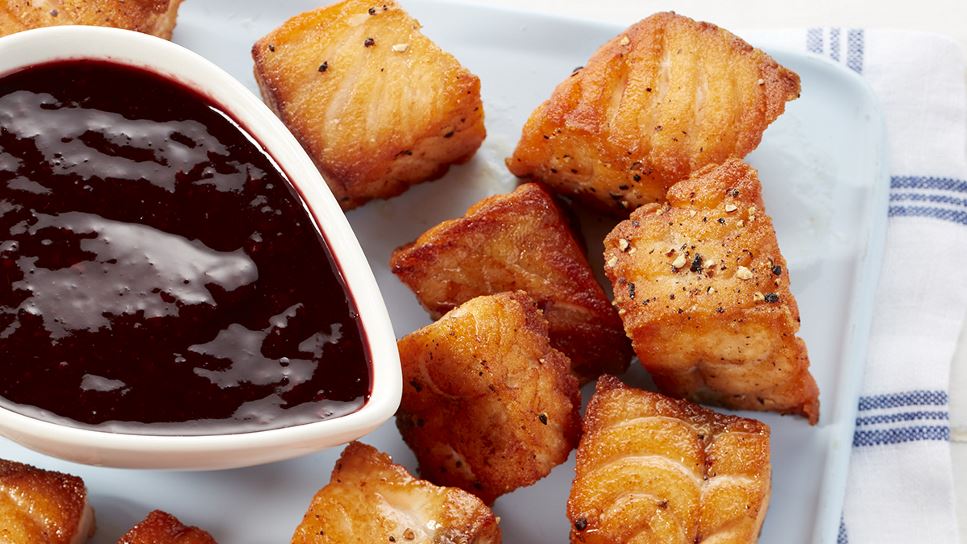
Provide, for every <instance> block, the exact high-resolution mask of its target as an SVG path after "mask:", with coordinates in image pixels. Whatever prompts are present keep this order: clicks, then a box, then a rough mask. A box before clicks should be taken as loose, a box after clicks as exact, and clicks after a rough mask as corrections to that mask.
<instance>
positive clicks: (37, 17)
mask: <svg viewBox="0 0 967 544" xmlns="http://www.w3.org/2000/svg"><path fill="white" fill-rule="evenodd" d="M180 6H181V0H0V36H5V35H7V34H13V33H14V32H20V31H21V30H29V29H31V28H39V27H43V26H60V25H90V26H113V27H116V28H123V29H127V30H137V31H138V32H144V33H145V34H153V35H155V36H158V37H159V38H164V39H166V40H170V39H171V32H172V30H174V28H175V22H176V21H177V19H178V8H179V7H180Z"/></svg>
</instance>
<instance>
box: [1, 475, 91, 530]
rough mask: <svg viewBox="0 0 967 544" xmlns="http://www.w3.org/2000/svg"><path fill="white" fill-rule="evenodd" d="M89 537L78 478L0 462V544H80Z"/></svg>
mask: <svg viewBox="0 0 967 544" xmlns="http://www.w3.org/2000/svg"><path fill="white" fill-rule="evenodd" d="M93 534H94V511H93V510H92V509H91V507H90V505H88V503H87V488H85V487H84V482H83V481H82V480H81V479H80V478H78V477H77V476H71V475H69V474H62V473H60V472H52V471H47V470H41V469H39V468H34V467H32V466H30V465H24V464H21V463H15V462H13V461H4V460H2V459H0V542H2V543H3V544H81V543H83V542H87V540H88V539H89V538H90V537H91V535H93Z"/></svg>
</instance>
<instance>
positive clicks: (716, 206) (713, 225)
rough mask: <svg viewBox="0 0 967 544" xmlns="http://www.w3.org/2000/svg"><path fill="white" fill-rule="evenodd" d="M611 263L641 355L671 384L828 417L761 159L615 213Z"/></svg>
mask: <svg viewBox="0 0 967 544" xmlns="http://www.w3.org/2000/svg"><path fill="white" fill-rule="evenodd" d="M605 274H606V275H607V276H608V278H609V279H610V280H611V282H612V284H613V285H614V290H615V303H616V304H617V305H618V308H619V314H621V318H622V320H623V321H624V326H625V331H626V332H627V334H628V336H629V337H630V338H631V340H632V344H633V345H634V348H635V351H636V353H637V354H638V357H639V359H641V361H642V364H643V365H644V366H645V368H647V369H648V371H649V372H650V373H651V375H652V376H653V378H654V379H655V383H656V384H657V385H658V387H659V388H660V389H661V390H662V391H663V392H665V393H667V394H670V395H673V396H676V397H685V398H689V399H691V400H694V401H697V402H703V403H712V404H720V405H722V406H727V407H730V408H737V409H746V410H768V411H776V412H782V413H794V414H801V415H803V416H805V417H807V418H808V419H809V421H810V423H814V424H815V423H816V421H817V420H818V418H819V399H818V395H819V392H818V390H817V388H816V383H815V381H814V380H813V378H812V376H811V375H810V374H809V358H808V355H807V353H806V346H805V344H804V343H803V341H802V340H801V339H799V338H798V337H796V333H797V332H798V331H799V310H798V307H797V305H796V300H795V298H794V297H793V295H792V292H791V291H790V290H789V271H788V268H787V266H786V261H785V259H784V258H783V257H782V253H781V252H780V251H779V246H778V243H777V241H776V234H775V230H774V228H773V226H772V220H771V219H770V218H769V216H768V215H766V213H765V209H764V205H763V202H762V196H761V186H760V184H759V178H758V175H757V174H756V172H755V170H754V169H753V168H752V167H750V166H749V165H747V164H745V163H743V162H742V161H740V160H737V159H735V160H730V161H727V162H726V163H725V164H723V165H721V166H717V167H715V166H710V167H707V168H705V169H703V170H700V171H698V172H696V173H695V174H694V175H693V176H692V177H691V178H690V179H688V180H685V181H682V182H680V183H678V184H676V185H674V186H673V187H672V188H671V189H670V190H669V191H668V203H667V204H665V205H657V204H650V205H646V206H643V207H641V208H639V209H637V210H635V212H634V213H632V214H631V218H630V219H629V220H627V221H624V222H622V223H620V224H618V226H617V227H615V229H614V230H613V231H612V232H611V233H610V234H609V235H608V237H607V238H606V239H605Z"/></svg>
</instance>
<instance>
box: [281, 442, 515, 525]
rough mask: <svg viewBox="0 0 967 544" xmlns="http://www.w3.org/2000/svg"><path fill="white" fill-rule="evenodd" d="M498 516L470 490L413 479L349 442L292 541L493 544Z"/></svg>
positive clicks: (381, 455)
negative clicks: (439, 485)
mask: <svg viewBox="0 0 967 544" xmlns="http://www.w3.org/2000/svg"><path fill="white" fill-rule="evenodd" d="M498 521H499V520H498V519H497V518H496V517H495V516H494V513H493V512H491V511H490V508H488V507H487V505H485V504H484V503H483V502H481V501H480V499H478V498H477V497H475V496H473V495H471V494H470V493H467V492H465V491H463V490H460V489H456V488H453V487H438V486H435V485H433V484H431V483H430V482H427V481H425V480H418V479H416V478H414V477H413V476H411V475H410V473H409V472H407V471H406V469H405V468H403V467H401V466H399V465H396V464H393V460H392V459H390V458H389V456H388V455H386V454H385V453H381V452H379V451H377V450H376V449H374V448H372V447H370V446H367V445H365V444H361V443H359V442H352V443H350V444H349V445H348V446H346V449H345V450H343V452H342V456H341V457H340V458H339V461H338V462H337V463H336V468H335V469H334V470H333V471H332V479H331V480H330V482H329V485H327V486H326V487H323V488H322V489H320V490H319V492H318V493H316V496H315V497H314V498H313V499H312V504H310V505H309V510H308V511H307V512H306V515H305V517H304V518H303V519H302V523H301V524H300V525H299V527H298V528H297V529H296V531H295V535H293V537H292V544H349V543H356V542H360V543H369V542H380V543H383V542H386V543H391V542H397V543H400V544H405V543H413V544H444V543H454V544H456V543H461V544H497V543H499V542H500V527H499V526H498V525H497V523H498Z"/></svg>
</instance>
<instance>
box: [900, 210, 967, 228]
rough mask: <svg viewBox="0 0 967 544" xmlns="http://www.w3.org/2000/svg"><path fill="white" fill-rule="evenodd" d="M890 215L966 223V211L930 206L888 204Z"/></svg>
mask: <svg viewBox="0 0 967 544" xmlns="http://www.w3.org/2000/svg"><path fill="white" fill-rule="evenodd" d="M887 215H889V216H890V217H928V218H930V219H940V220H941V221H950V222H952V223H959V224H961V225H967V212H964V211H959V210H949V209H947V208H936V207H932V206H890V209H889V211H888V212H887Z"/></svg>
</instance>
